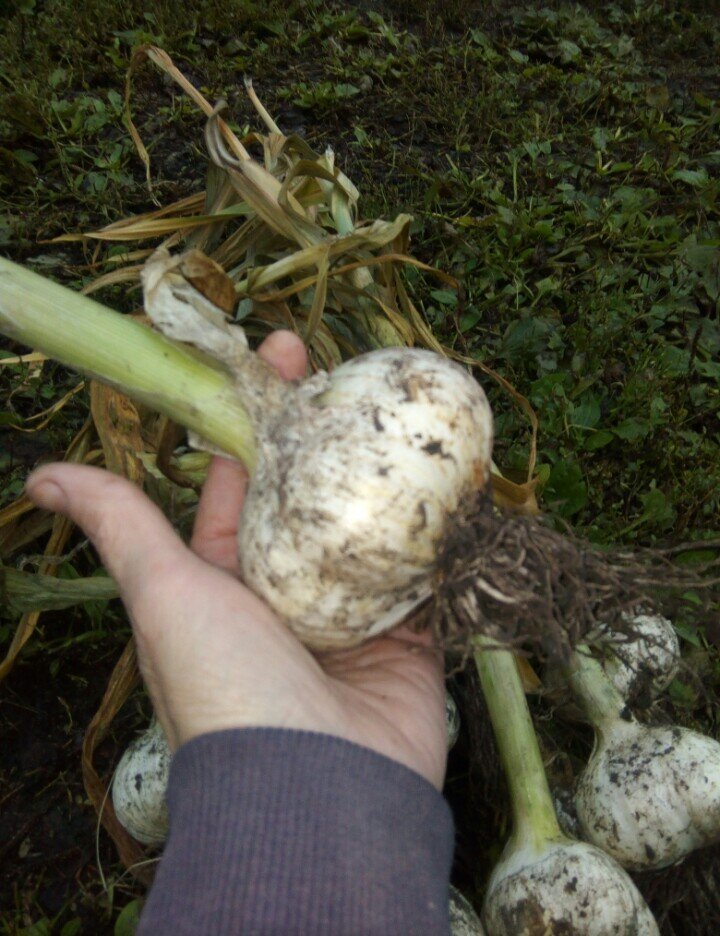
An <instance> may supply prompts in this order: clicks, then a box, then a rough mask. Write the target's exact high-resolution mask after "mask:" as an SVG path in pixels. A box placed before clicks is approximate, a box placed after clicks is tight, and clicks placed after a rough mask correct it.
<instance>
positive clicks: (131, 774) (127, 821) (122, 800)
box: [112, 719, 172, 846]
mask: <svg viewBox="0 0 720 936" xmlns="http://www.w3.org/2000/svg"><path fill="white" fill-rule="evenodd" d="M171 760H172V754H171V752H170V748H169V746H168V743H167V739H166V737H165V732H164V731H163V730H162V728H161V727H160V723H159V722H158V721H156V720H155V719H153V721H152V722H151V724H150V727H149V728H148V729H147V730H146V731H145V732H143V734H141V735H140V736H139V737H138V738H136V739H135V740H134V741H133V742H132V743H131V744H130V745H129V746H128V748H127V750H126V751H125V753H124V754H123V756H122V758H121V759H120V763H119V764H118V766H117V769H116V771H115V775H114V777H113V783H112V801H113V807H114V809H115V815H116V816H117V818H118V821H119V822H120V824H121V825H122V826H123V827H124V828H125V829H127V831H128V832H129V833H130V835H132V836H133V838H136V839H137V840H138V842H142V844H143V845H153V846H158V845H162V843H163V842H164V841H165V839H166V837H167V831H168V812H167V806H166V804H165V793H166V791H167V784H168V777H169V775H170V761H171Z"/></svg>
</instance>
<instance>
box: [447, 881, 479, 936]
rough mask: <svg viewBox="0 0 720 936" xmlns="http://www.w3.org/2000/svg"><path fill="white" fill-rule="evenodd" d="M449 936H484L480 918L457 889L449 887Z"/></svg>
mask: <svg viewBox="0 0 720 936" xmlns="http://www.w3.org/2000/svg"><path fill="white" fill-rule="evenodd" d="M450 936H485V930H484V929H483V925H482V923H481V922H480V917H479V916H478V915H477V913H475V910H474V909H473V905H472V904H471V903H470V901H469V900H468V899H467V898H466V897H463V895H462V894H461V893H460V891H459V890H458V889H457V887H453V886H452V884H451V885H450Z"/></svg>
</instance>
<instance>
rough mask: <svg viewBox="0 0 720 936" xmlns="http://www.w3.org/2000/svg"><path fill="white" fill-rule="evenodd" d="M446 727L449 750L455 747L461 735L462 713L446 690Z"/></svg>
mask: <svg viewBox="0 0 720 936" xmlns="http://www.w3.org/2000/svg"><path fill="white" fill-rule="evenodd" d="M445 727H446V729H447V749H448V751H449V750H450V749H451V748H452V747H454V745H455V742H456V741H457V739H458V735H459V734H460V712H459V711H458V707H457V703H456V702H455V699H453V697H452V696H451V695H450V693H449V692H448V691H447V690H445Z"/></svg>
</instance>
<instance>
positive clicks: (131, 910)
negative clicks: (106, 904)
mask: <svg viewBox="0 0 720 936" xmlns="http://www.w3.org/2000/svg"><path fill="white" fill-rule="evenodd" d="M142 906H143V901H142V900H131V901H130V903H129V904H126V905H125V906H124V907H123V908H122V910H121V911H120V913H119V914H118V918H117V920H115V928H114V930H113V936H135V930H136V929H137V926H138V923H139V922H140V911H141V910H142Z"/></svg>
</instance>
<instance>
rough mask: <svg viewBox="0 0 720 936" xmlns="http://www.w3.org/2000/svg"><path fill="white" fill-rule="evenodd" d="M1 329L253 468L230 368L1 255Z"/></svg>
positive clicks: (249, 441) (245, 418) (252, 446)
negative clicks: (147, 407) (221, 366)
mask: <svg viewBox="0 0 720 936" xmlns="http://www.w3.org/2000/svg"><path fill="white" fill-rule="evenodd" d="M0 332H2V333H3V334H6V335H8V336H9V337H10V338H13V339H15V340H16V341H19V342H21V343H22V344H25V345H29V346H30V347H31V348H34V349H36V350H38V351H42V352H43V353H44V354H47V355H48V356H49V357H52V358H54V359H55V360H57V361H60V362H61V363H62V364H66V365H67V366H68V367H71V368H73V369H76V370H79V371H81V372H82V373H84V374H87V375H89V376H90V377H94V378H96V379H97V380H101V381H102V382H103V383H107V384H110V385H111V386H113V387H115V388H117V389H118V390H121V391H122V392H123V393H126V394H127V395H128V396H130V397H132V398H133V399H135V400H138V401H140V402H141V403H145V404H147V405H148V406H149V407H151V408H152V409H154V410H156V411H157V412H159V413H164V414H165V415H166V416H169V417H170V418H171V419H174V420H175V421H176V422H178V423H180V424H181V425H183V426H185V427H186V428H188V429H192V430H194V431H195V432H196V433H198V435H200V436H202V438H203V439H206V440H207V441H208V442H211V443H212V444H213V445H214V446H217V447H218V448H219V449H221V450H222V451H223V452H226V453H227V454H228V455H231V456H233V457H235V458H239V459H240V460H241V461H243V462H245V464H246V465H248V466H249V467H251V468H252V466H253V464H254V462H255V438H254V434H253V431H252V427H251V425H250V421H249V419H248V416H247V413H246V411H245V409H244V408H243V406H242V405H241V403H240V401H239V399H238V397H237V394H236V392H235V390H234V389H233V385H232V380H231V378H230V377H229V375H228V374H227V373H225V371H223V370H222V369H221V368H219V367H218V366H214V365H213V364H212V363H210V362H209V360H208V359H206V358H201V357H200V356H198V355H197V354H195V353H193V352H191V351H189V350H187V349H186V348H183V347H182V346H180V345H178V344H175V343H173V342H171V341H168V339H166V338H164V337H163V336H162V335H159V334H158V333H157V332H154V331H152V330H151V329H149V328H146V327H145V326H143V325H141V324H139V323H138V322H136V321H134V320H133V319H131V318H129V317H128V316H126V315H120V314H119V313H117V312H113V311H111V310H110V309H107V308H106V307H105V306H102V305H100V303H98V302H96V301H95V300H94V299H89V298H88V297H87V296H82V295H80V294H79V293H76V292H73V291H72V290H71V289H67V288H66V287H65V286H61V285H59V284H58V283H54V282H52V280H48V279H46V278H44V277H42V276H38V274H37V273H33V272H31V271H30V270H27V269H25V268H24V267H21V266H18V265H17V264H15V263H11V262H10V261H9V260H5V259H3V258H2V257H0Z"/></svg>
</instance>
